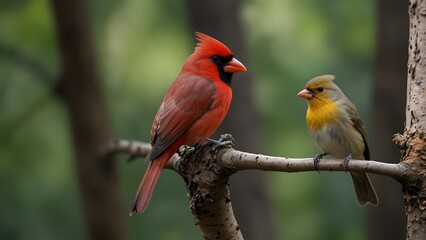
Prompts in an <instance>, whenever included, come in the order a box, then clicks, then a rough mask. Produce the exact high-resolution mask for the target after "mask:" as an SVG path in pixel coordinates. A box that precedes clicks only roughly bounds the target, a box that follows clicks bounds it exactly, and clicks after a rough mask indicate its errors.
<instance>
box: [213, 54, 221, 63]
mask: <svg viewBox="0 0 426 240" xmlns="http://www.w3.org/2000/svg"><path fill="white" fill-rule="evenodd" d="M212 61H213V62H214V63H219V62H220V57H219V56H217V55H214V56H213V57H212Z"/></svg>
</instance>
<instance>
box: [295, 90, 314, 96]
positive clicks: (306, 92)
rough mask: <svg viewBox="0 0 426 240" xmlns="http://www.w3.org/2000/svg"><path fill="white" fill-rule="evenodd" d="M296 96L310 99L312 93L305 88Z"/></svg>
mask: <svg viewBox="0 0 426 240" xmlns="http://www.w3.org/2000/svg"><path fill="white" fill-rule="evenodd" d="M297 96H298V97H301V98H305V99H311V98H313V97H314V93H313V92H311V91H309V90H308V89H306V88H305V89H303V90H302V91H300V92H299V93H298V94H297Z"/></svg>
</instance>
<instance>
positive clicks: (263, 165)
mask: <svg viewBox="0 0 426 240" xmlns="http://www.w3.org/2000/svg"><path fill="white" fill-rule="evenodd" d="M221 139H225V140H228V141H230V142H232V143H234V140H233V138H232V136H231V135H229V134H225V135H222V137H221ZM232 147H233V146H226V147H223V148H220V149H218V150H217V151H212V148H211V146H210V143H209V142H207V143H205V144H203V145H202V146H200V147H197V148H195V149H194V148H189V147H185V146H183V147H181V149H180V150H179V153H178V154H175V155H174V156H173V157H172V158H171V159H170V161H169V162H168V164H167V166H166V168H169V169H172V170H174V171H176V172H178V173H179V174H180V175H181V176H182V177H183V179H184V180H185V182H186V185H187V190H188V196H189V198H190V208H191V211H192V214H193V215H194V217H195V222H196V224H197V225H198V226H199V228H200V230H201V235H202V237H203V239H225V240H226V239H229V240H242V239H243V236H242V233H241V231H240V229H239V226H238V223H237V220H236V219H235V216H234V213H233V210H232V204H231V198H230V193H229V186H228V184H227V183H228V179H229V176H231V175H232V174H233V173H235V172H237V171H242V170H248V169H251V170H254V169H255V170H263V171H276V172H306V171H317V170H318V171H345V168H344V164H343V161H344V160H343V159H323V160H322V161H320V163H319V164H318V169H315V167H314V161H313V158H287V157H276V156H267V155H262V154H254V153H248V152H242V151H238V150H235V149H233V148H232ZM150 149H151V146H150V144H147V143H143V142H138V141H128V140H116V141H114V142H111V143H110V145H109V146H108V149H107V152H108V153H109V154H114V153H119V152H122V153H128V154H130V157H131V158H130V159H134V158H135V157H145V156H146V155H147V154H148V152H149V151H150ZM347 170H348V171H355V172H369V173H375V174H379V175H384V176H388V177H391V178H394V179H397V180H398V181H400V182H401V183H403V184H404V182H409V181H411V182H412V180H413V179H412V176H417V174H416V173H415V168H414V169H413V167H412V166H410V165H407V164H390V163H384V162H379V161H366V160H356V159H353V160H351V161H349V164H348V166H347Z"/></svg>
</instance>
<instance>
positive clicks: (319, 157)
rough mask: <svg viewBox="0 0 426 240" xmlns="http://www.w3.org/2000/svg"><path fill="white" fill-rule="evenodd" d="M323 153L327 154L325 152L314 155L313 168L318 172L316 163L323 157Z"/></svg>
mask: <svg viewBox="0 0 426 240" xmlns="http://www.w3.org/2000/svg"><path fill="white" fill-rule="evenodd" d="M325 155H327V153H319V154H317V155H315V157H314V168H315V170H317V172H318V173H319V172H320V171H319V169H318V163H319V162H320V160H321V158H322V157H324V156H325Z"/></svg>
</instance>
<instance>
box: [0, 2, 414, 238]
mask: <svg viewBox="0 0 426 240" xmlns="http://www.w3.org/2000/svg"><path fill="white" fill-rule="evenodd" d="M397 2H398V1H383V0H380V1H369V0H347V1H339V0H305V1H291V0H283V1H281V0H266V1H265V0H247V1H237V5H234V6H236V9H237V11H236V12H234V13H233V14H236V15H237V16H236V18H237V19H239V23H238V28H239V29H235V31H238V34H239V36H240V38H242V39H243V42H241V44H238V43H232V45H233V46H230V47H231V49H237V51H234V54H235V56H236V57H237V58H238V59H239V60H241V61H242V62H244V63H245V65H246V66H247V68H248V70H249V72H248V73H243V74H240V76H238V77H236V78H235V79H234V86H233V87H234V89H235V91H236V92H237V93H236V94H235V98H234V102H236V103H235V104H233V105H232V106H231V108H233V107H234V108H238V109H237V110H236V109H233V111H237V112H238V116H240V117H242V118H250V117H251V116H250V115H248V116H243V114H244V112H245V110H244V108H245V104H248V105H247V106H248V108H249V109H250V111H248V112H252V111H255V114H256V121H257V122H256V124H257V126H256V130H254V129H251V128H247V129H242V130H241V129H239V130H235V131H244V132H250V131H256V132H257V133H258V134H257V136H256V138H259V139H257V140H258V143H256V145H261V147H259V148H258V149H256V150H253V152H256V151H261V152H262V153H263V154H268V155H276V156H286V157H311V156H314V155H315V154H316V153H318V150H317V149H316V148H315V146H314V145H313V143H312V141H311V139H310V136H309V134H308V131H307V129H306V127H305V120H304V117H305V111H306V102H305V101H304V100H303V99H299V98H297V97H296V94H297V93H298V92H299V91H300V90H301V89H302V88H303V86H304V85H305V83H306V82H307V81H308V80H309V79H310V78H312V77H314V76H317V75H322V74H334V75H336V83H337V84H338V85H339V86H340V87H341V88H342V90H343V91H344V92H345V93H346V95H347V96H348V97H349V98H350V99H351V100H352V101H353V102H354V103H355V105H357V107H358V110H359V112H360V114H361V117H362V118H363V120H364V123H365V125H366V128H367V132H368V133H369V136H370V139H372V146H373V147H372V155H373V158H374V157H375V159H378V160H383V161H385V160H386V161H397V160H398V157H399V155H398V152H397V151H396V147H393V146H392V143H391V139H392V134H393V133H395V132H398V131H399V132H401V131H402V129H403V124H402V122H403V112H404V109H403V107H404V101H405V100H404V93H405V90H404V86H405V84H404V81H405V78H404V77H405V74H406V51H407V48H406V42H407V40H408V38H407V30H406V29H408V23H407V16H406V12H407V9H406V4H405V3H403V4H402V6H400V5H401V4H399V3H397ZM191 4H192V2H191V1H186V2H185V1H176V0H163V1H154V0H144V1H138V0H122V1H118V0H106V1H105V0H104V1H101V0H93V1H88V2H87V7H88V12H89V16H90V21H89V22H87V24H88V25H90V26H91V29H92V30H93V32H92V34H93V36H94V40H95V46H96V53H97V61H98V66H99V70H100V73H101V78H102V80H103V85H104V90H105V94H106V97H107V106H108V111H109V117H110V122H111V124H112V132H113V135H114V137H116V138H123V139H136V140H140V141H145V142H147V141H148V140H149V133H150V127H151V123H152V119H153V117H154V115H155V113H156V110H157V108H158V106H159V104H160V103H161V101H162V98H163V96H164V93H165V92H166V91H167V89H168V87H169V85H170V83H171V81H172V80H173V79H174V77H175V76H176V75H177V74H178V72H179V71H180V68H181V66H182V63H183V62H184V61H185V59H186V58H187V57H188V56H189V54H191V52H192V51H193V48H194V44H195V41H194V34H193V33H194V30H198V31H203V29H194V28H197V26H199V25H198V23H197V22H194V21H197V17H193V16H194V13H193V12H194V11H200V10H199V9H194V7H192V8H191V6H194V5H191ZM398 4H399V5H398ZM223 7H224V8H226V7H227V6H226V5H224V6H223ZM197 8H202V6H201V7H200V6H197ZM204 11H208V9H205V10H204ZM228 14H229V13H228ZM190 16H192V17H190ZM223 18H226V17H224V16H221V15H220V14H217V16H215V17H211V19H209V20H208V21H210V22H211V27H210V28H209V29H212V28H213V29H214V27H215V26H216V25H215V22H217V21H220V19H223ZM54 21H55V19H54V17H53V13H52V7H51V3H50V1H46V0H1V1H0V215H1V217H0V239H33V240H38V239H43V240H44V239H88V235H87V233H86V227H85V222H84V217H83V215H84V213H83V212H82V209H81V198H80V192H79V188H78V184H77V177H76V168H75V163H74V153H73V148H72V142H71V140H70V138H71V136H70V130H69V117H68V114H67V112H66V110H65V109H64V105H63V102H61V101H60V100H58V98H57V96H56V95H55V93H54V91H52V89H54V87H55V83H56V82H57V81H58V78H59V76H60V73H61V66H60V63H59V58H60V57H59V51H58V45H57V40H56V33H55V22H54ZM218 26H220V24H218ZM215 31H216V30H213V31H212V32H208V31H207V32H206V33H208V34H212V35H213V36H214V37H217V38H218V39H220V40H222V39H223V42H224V43H225V44H227V41H226V39H230V38H233V37H232V36H230V35H231V34H232V33H230V34H228V35H227V37H223V38H220V37H221V36H215V35H214V34H213V33H214V32H215ZM217 31H219V32H220V30H217ZM236 44H237V45H236ZM230 45H231V44H230ZM240 52H241V53H240ZM242 52H243V53H242ZM239 53H240V55H243V59H241V58H240V57H239V56H240V55H239ZM392 60H395V61H397V62H396V63H395V62H392ZM389 62H391V63H389ZM386 64H387V65H386ZM392 64H394V65H392ZM395 71H397V73H395ZM249 74H250V82H245V78H246V77H247V78H248V76H249ZM398 74H399V75H398ZM395 76H396V77H395ZM246 84H250V87H249V88H247V86H246ZM401 86H402V87H401ZM238 89H244V90H247V91H246V92H243V93H242V92H241V90H240V92H238V91H239V90H238ZM391 91H396V92H398V94H399V95H397V96H396V95H394V94H389V93H390V92H391ZM387 94H389V95H387ZM242 95H244V96H245V98H249V99H250V102H249V103H244V102H243V103H241V102H240V101H241V99H240V100H239V97H240V96H242ZM237 102H239V103H237ZM384 104H390V105H391V107H385V105H384ZM386 109H388V110H389V111H386ZM391 111H392V112H391ZM386 116H389V117H386ZM234 119H235V118H234ZM226 121H227V122H230V121H232V119H227V120H226ZM226 126H229V125H226ZM382 128H384V130H383V131H382V132H378V131H380V129H382ZM221 131H222V132H229V133H231V134H232V133H233V130H232V128H226V127H225V128H222V129H221ZM386 131H387V132H386ZM237 135H238V134H237ZM258 136H260V137H258ZM239 140H240V139H238V136H236V141H237V146H236V148H237V149H243V150H246V151H250V149H251V148H250V147H247V146H245V145H244V144H243V145H239V144H238V143H239ZM240 141H242V142H244V140H243V139H241V140H240ZM383 146H390V147H389V148H385V149H384V150H377V151H375V149H383ZM389 149H390V150H389ZM380 151H382V152H384V153H380V154H383V155H380V154H379V153H378V152H380ZM386 154H390V156H392V158H393V159H388V158H386V159H384V158H385V157H382V156H389V155H386ZM116 160H117V164H118V166H119V173H120V179H121V180H120V181H121V186H122V198H123V199H124V202H125V203H128V204H129V206H130V201H131V199H132V197H133V194H134V191H135V190H136V188H137V186H138V184H139V181H140V179H141V177H142V176H143V173H144V171H145V167H146V164H145V162H144V161H143V159H139V160H137V161H134V162H131V163H127V162H126V156H119V157H117V158H116ZM251 173H252V172H248V173H247V174H245V173H242V174H245V175H246V176H244V177H245V178H242V179H243V180H242V181H240V182H239V183H238V184H242V185H244V182H246V183H247V184H245V187H247V188H248V189H250V188H251V185H250V184H251V183H250V180H247V181H246V180H244V179H250V176H256V174H258V173H253V175H250V174H251ZM237 175H239V174H237ZM252 178H254V177H252ZM262 179H264V182H262V183H264V185H265V186H264V187H265V188H264V189H266V190H264V191H261V193H260V194H262V195H266V199H267V200H266V201H263V202H262V203H263V204H264V203H265V202H266V203H267V205H268V206H267V210H268V211H269V212H270V214H268V215H267V216H266V217H267V218H269V220H268V224H271V225H272V226H271V227H270V229H269V230H268V231H272V232H273V233H269V234H270V235H268V236H271V238H274V239H295V240H297V239H353V240H355V239H400V236H403V234H404V232H405V226H404V223H403V222H404V218H403V217H404V212H403V211H404V210H403V207H402V201H403V200H402V195H401V194H400V193H399V192H398V190H399V188H398V185H397V184H396V183H393V182H392V181H391V180H387V181H386V180H383V179H381V178H380V177H374V176H373V183H375V182H374V181H375V180H376V181H377V182H379V183H376V184H377V186H376V188H377V191H378V195H379V198H380V201H381V204H382V206H381V207H383V209H382V210H383V211H382V210H377V209H372V208H371V207H364V208H360V207H359V206H358V205H357V203H356V198H355V196H354V193H353V189H352V184H351V181H350V178H349V176H348V174H345V173H327V172H324V173H321V174H318V173H316V172H308V173H292V174H288V173H262ZM254 180H256V179H254ZM232 181H233V179H231V187H232ZM235 181H237V180H235ZM381 181H382V182H381ZM383 181H385V182H384V183H383ZM380 182H381V183H380ZM236 185H237V184H236ZM237 186H238V185H237ZM239 189H240V188H239ZM389 189H393V190H395V189H396V193H395V191H394V192H392V191H390V192H388V190H389ZM235 192H236V193H238V194H239V192H238V190H235ZM236 195H237V194H236ZM236 195H233V192H231V197H233V198H234V197H235V198H238V196H236ZM247 202H249V203H251V202H250V201H249V200H247ZM236 204H237V203H235V202H234V208H237V209H238V206H235V205H236ZM262 207H264V206H259V205H256V204H255V203H253V204H251V205H248V207H245V208H244V209H238V212H240V213H238V212H237V218H238V216H244V217H243V218H252V219H254V220H253V221H251V223H249V224H253V225H246V227H245V226H244V224H242V232H243V234H245V232H246V231H256V224H255V222H256V220H258V221H259V224H261V222H265V220H264V219H256V217H253V216H250V215H249V214H248V215H247V214H245V213H242V212H244V211H246V212H252V211H255V209H257V208H262ZM105 211H108V209H105ZM393 213H396V216H394V215H392V214H393ZM123 214H127V212H124V213H123ZM127 219H128V223H129V224H130V233H131V236H132V239H164V240H180V239H182V240H183V239H201V238H200V234H199V230H198V228H197V226H196V225H195V224H194V220H193V217H192V215H191V213H190V210H189V208H188V201H187V196H186V191H185V185H184V182H183V181H182V180H181V178H180V177H179V176H178V175H177V174H176V173H174V172H172V171H169V170H166V171H164V172H163V174H162V176H161V178H160V180H159V183H158V185H157V189H156V192H155V193H154V196H153V199H152V201H151V204H150V206H149V208H148V210H147V211H146V213H144V214H143V215H142V216H133V217H129V218H127ZM238 220H239V221H245V220H246V219H238ZM253 222H254V223H253ZM378 222H386V223H387V224H386V225H385V226H384V227H383V226H381V225H380V224H379V223H378ZM393 224H394V225H393ZM384 231H390V232H392V231H393V232H392V233H391V234H392V235H391V236H394V237H395V236H398V237H396V238H385V237H383V236H382V235H383V234H382V233H383V232H384ZM246 239H261V238H259V237H250V235H247V236H246ZM263 239H266V238H263Z"/></svg>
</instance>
